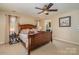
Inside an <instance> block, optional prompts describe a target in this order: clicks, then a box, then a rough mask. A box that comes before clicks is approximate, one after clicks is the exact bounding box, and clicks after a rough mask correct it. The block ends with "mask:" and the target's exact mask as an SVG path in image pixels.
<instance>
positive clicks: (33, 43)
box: [28, 31, 52, 54]
mask: <svg viewBox="0 0 79 59" xmlns="http://www.w3.org/2000/svg"><path fill="white" fill-rule="evenodd" d="M50 41H51V42H52V32H45V31H40V32H39V33H37V34H34V35H29V50H28V51H29V54H30V51H32V50H34V49H36V48H38V47H40V46H42V45H44V44H46V43H48V42H50Z"/></svg>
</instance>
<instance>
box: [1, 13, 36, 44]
mask: <svg viewBox="0 0 79 59" xmlns="http://www.w3.org/2000/svg"><path fill="white" fill-rule="evenodd" d="M8 15H13V16H17V17H18V18H17V21H18V22H19V23H20V24H35V20H34V18H33V17H30V16H27V15H22V14H18V13H11V12H0V44H3V43H7V42H9V20H8Z"/></svg>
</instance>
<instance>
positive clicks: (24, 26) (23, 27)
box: [19, 24, 36, 31]
mask: <svg viewBox="0 0 79 59" xmlns="http://www.w3.org/2000/svg"><path fill="white" fill-rule="evenodd" d="M35 27H36V26H35V25H32V24H22V25H20V24H19V30H20V31H21V30H22V29H32V28H35Z"/></svg>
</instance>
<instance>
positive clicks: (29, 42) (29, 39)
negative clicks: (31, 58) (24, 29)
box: [28, 36, 31, 55]
mask: <svg viewBox="0 0 79 59" xmlns="http://www.w3.org/2000/svg"><path fill="white" fill-rule="evenodd" d="M30 44H31V38H30V37H29V36H28V55H30Z"/></svg>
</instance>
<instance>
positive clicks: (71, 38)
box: [52, 10, 79, 44]
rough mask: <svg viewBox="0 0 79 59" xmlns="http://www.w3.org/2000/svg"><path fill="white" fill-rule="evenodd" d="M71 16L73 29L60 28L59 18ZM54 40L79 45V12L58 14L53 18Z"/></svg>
mask: <svg viewBox="0 0 79 59" xmlns="http://www.w3.org/2000/svg"><path fill="white" fill-rule="evenodd" d="M64 16H71V27H59V17H64ZM52 24H53V28H52V30H53V39H57V40H62V41H66V42H69V43H74V44H79V11H77V10H75V11H70V12H68V13H63V14H58V15H56V16H54V18H52Z"/></svg>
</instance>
